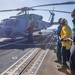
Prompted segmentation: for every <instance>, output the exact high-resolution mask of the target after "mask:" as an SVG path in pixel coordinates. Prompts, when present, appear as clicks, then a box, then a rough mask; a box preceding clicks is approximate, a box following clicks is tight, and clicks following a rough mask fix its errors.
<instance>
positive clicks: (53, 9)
mask: <svg viewBox="0 0 75 75" xmlns="http://www.w3.org/2000/svg"><path fill="white" fill-rule="evenodd" d="M54 9H55V7H53V10H52V12H51V11H49V13H50V17H49V20H50V19H51V16H52V13H53V11H54Z"/></svg>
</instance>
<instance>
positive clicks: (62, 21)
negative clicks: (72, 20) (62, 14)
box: [60, 19, 68, 25]
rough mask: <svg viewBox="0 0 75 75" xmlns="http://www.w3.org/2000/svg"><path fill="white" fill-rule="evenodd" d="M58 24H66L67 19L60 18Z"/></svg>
mask: <svg viewBox="0 0 75 75" xmlns="http://www.w3.org/2000/svg"><path fill="white" fill-rule="evenodd" d="M60 24H67V25H68V21H67V20H66V19H62V20H61V21H60Z"/></svg>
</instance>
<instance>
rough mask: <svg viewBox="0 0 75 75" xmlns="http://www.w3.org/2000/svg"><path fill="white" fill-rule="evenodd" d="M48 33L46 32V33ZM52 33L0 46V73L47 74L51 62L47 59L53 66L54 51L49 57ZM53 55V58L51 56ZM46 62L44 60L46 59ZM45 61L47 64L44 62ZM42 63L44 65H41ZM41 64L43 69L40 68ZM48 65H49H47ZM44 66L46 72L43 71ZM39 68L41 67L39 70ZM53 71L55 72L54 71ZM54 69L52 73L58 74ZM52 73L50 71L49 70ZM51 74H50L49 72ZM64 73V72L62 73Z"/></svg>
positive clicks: (10, 74)
mask: <svg viewBox="0 0 75 75" xmlns="http://www.w3.org/2000/svg"><path fill="white" fill-rule="evenodd" d="M47 35H48V34H47ZM53 36H54V35H49V36H47V37H46V36H43V37H39V36H38V37H37V36H34V42H29V41H28V40H23V41H20V42H17V43H14V44H11V45H8V46H5V47H1V48H0V74H1V75H13V74H15V75H38V74H39V75H48V73H49V70H50V68H52V65H51V64H52V63H51V64H49V63H48V62H49V60H50V61H52V62H53V68H57V67H55V65H57V64H54V59H56V57H55V53H54V52H53V50H51V51H52V52H53V54H52V55H51V54H50V55H51V56H50V57H49V56H48V55H49V53H52V52H50V48H51V45H53V44H54V42H55V40H54V42H53V38H52V37H53ZM52 57H53V58H52ZM45 60H46V61H47V60H48V61H47V62H46V61H45ZM44 63H47V64H48V65H46V64H44ZM43 64H44V65H43ZM42 65H43V69H42ZM48 66H50V67H48ZM45 68H46V69H48V72H46V73H44V72H45V71H44V70H45ZM39 69H42V70H40V71H41V72H40V71H39ZM54 72H55V73H54ZM56 72H57V70H56V69H54V71H53V75H55V74H56V75H58V73H59V72H57V73H56ZM51 73H52V72H51ZM51 75H52V74H51ZM62 75H65V74H62Z"/></svg>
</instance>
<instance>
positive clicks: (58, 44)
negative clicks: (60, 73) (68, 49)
mask: <svg viewBox="0 0 75 75" xmlns="http://www.w3.org/2000/svg"><path fill="white" fill-rule="evenodd" d="M61 19H62V18H60V19H59V20H58V23H59V26H58V27H57V30H56V33H57V51H56V54H57V60H56V61H55V62H57V63H61V40H60V37H61V36H60V32H61V29H62V26H61V25H60V21H61Z"/></svg>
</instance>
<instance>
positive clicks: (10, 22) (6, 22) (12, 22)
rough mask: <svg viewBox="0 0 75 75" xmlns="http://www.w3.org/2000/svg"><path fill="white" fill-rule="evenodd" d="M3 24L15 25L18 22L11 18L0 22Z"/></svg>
mask: <svg viewBox="0 0 75 75" xmlns="http://www.w3.org/2000/svg"><path fill="white" fill-rule="evenodd" d="M1 23H2V25H3V26H11V27H12V26H16V25H18V24H19V21H18V20H15V19H11V20H5V21H2V22H1Z"/></svg>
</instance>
